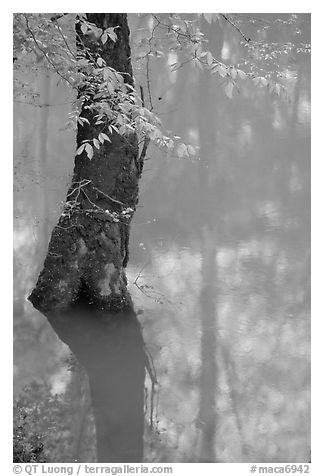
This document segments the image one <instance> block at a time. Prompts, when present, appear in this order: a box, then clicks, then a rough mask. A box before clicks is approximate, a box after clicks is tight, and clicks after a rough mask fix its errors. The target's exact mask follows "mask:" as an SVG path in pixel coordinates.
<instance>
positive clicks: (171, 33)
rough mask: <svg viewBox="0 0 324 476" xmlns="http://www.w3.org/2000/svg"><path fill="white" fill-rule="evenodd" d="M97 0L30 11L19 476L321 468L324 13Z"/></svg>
mask: <svg viewBox="0 0 324 476" xmlns="http://www.w3.org/2000/svg"><path fill="white" fill-rule="evenodd" d="M51 3H52V2H51ZM60 7H61V5H60ZM81 7H85V3H84V2H83V3H82V4H80V6H79V7H76V5H74V6H73V11H72V8H71V7H70V6H69V4H68V3H67V4H66V9H67V10H70V11H69V12H68V13H66V12H64V13H60V12H56V11H54V12H47V10H50V9H53V10H55V8H58V7H57V6H56V7H55V4H54V3H53V4H49V5H45V4H44V5H43V10H46V13H39V12H38V13H37V12H32V13H31V12H30V11H32V10H31V9H30V7H29V5H28V3H26V5H25V6H23V4H22V5H21V8H22V10H24V9H25V10H26V11H28V12H29V13H24V12H23V11H22V12H18V10H17V11H16V12H15V13H12V14H11V16H12V44H13V52H12V54H13V60H12V62H13V63H12V64H13V66H12V67H13V98H12V99H13V402H12V405H13V441H12V443H11V442H10V445H11V446H12V450H11V451H12V452H13V459H12V461H11V462H10V463H14V466H13V471H14V473H16V474H19V473H22V474H45V473H46V472H52V473H55V474H80V475H83V474H87V473H89V472H90V473H91V472H92V473H93V474H99V472H98V471H99V469H100V468H101V469H102V468H103V469H104V468H106V473H107V474H108V473H109V471H110V474H117V473H118V472H120V473H122V474H127V473H132V472H141V473H143V472H155V473H162V474H172V473H174V476H176V474H177V475H178V476H180V472H177V471H176V470H175V469H173V463H245V464H246V466H245V467H246V470H245V472H241V473H240V474H249V473H254V474H255V475H256V474H259V473H261V472H263V473H266V472H268V469H269V468H270V469H271V468H272V470H273V471H269V472H274V465H277V466H276V468H284V471H277V472H286V473H287V472H288V473H297V474H298V473H299V474H303V473H308V472H311V471H310V468H311V390H310V387H311V358H310V354H311V335H310V333H311V316H310V311H311V17H312V15H311V13H307V4H305V9H306V13H294V12H288V13H287V12H286V13H255V12H253V11H252V10H251V12H249V13H247V12H244V13H233V12H232V13H192V12H191V10H192V9H195V10H196V9H197V10H199V9H200V8H201V7H200V5H199V3H196V4H194V3H192V4H191V5H190V7H189V4H188V5H187V6H185V5H183V9H182V10H183V11H186V10H188V11H190V12H189V13H172V12H171V13H148V12H141V13H98V12H97V11H96V9H97V8H98V11H102V10H103V9H108V11H109V9H111V10H117V11H118V8H121V10H122V11H124V9H123V5H122V4H120V6H119V5H118V3H117V4H112V3H107V4H103V2H101V3H98V4H97V5H96V3H93V4H92V5H91V4H89V5H88V7H89V9H91V8H93V9H94V10H95V12H92V13H79V12H78V11H75V10H74V8H80V9H81ZM210 7H211V8H215V9H216V8H217V3H215V4H212V3H211V4H210ZM242 7H243V4H242ZM136 8H137V5H136V4H134V5H132V9H133V10H132V11H136ZM159 8H160V10H164V6H163V4H162V3H160V4H158V5H154V4H152V9H153V10H154V9H159ZM218 8H219V6H218ZM222 8H224V3H223V4H222ZM138 9H139V10H140V8H139V7H138ZM174 9H176V5H175V6H174ZM269 10H270V8H269ZM179 11H180V9H179ZM318 60H319V58H318ZM3 139H5V138H3ZM4 206H5V203H4ZM3 252H4V253H6V252H5V251H4V250H3ZM27 463H28V465H26V464H27ZM128 464H129V466H128ZM60 465H61V466H60ZM85 465H86V466H85ZM87 465H88V466H87ZM89 465H90V466H89ZM105 465H106V466H105ZM116 465H117V466H116ZM118 465H119V466H118ZM132 465H134V466H132ZM267 465H268V466H267ZM228 466H230V465H228ZM115 467H116V468H117V469H116V473H111V468H115ZM191 467H193V468H195V466H191ZM28 468H29V469H28ZM33 468H34V469H33ZM69 468H72V469H71V471H70V469H69ZM77 468H78V472H77ZM89 468H90V469H89ZM98 468H99V469H98ZM107 468H108V469H109V471H108V470H107ZM118 468H120V471H118ZM136 468H137V469H138V468H140V469H138V471H137V469H136ZM145 468H146V469H145ZM196 468H197V469H196V470H195V471H198V472H203V471H204V470H203V469H199V470H198V468H212V469H210V471H213V473H212V472H210V474H219V475H220V476H223V474H225V473H221V472H218V473H217V468H218V466H208V465H204V466H196ZM262 468H263V469H264V468H268V469H267V471H265V470H262V471H261V469H262ZM287 468H288V469H287ZM88 469H89V471H88ZM103 469H102V471H101V473H100V474H104V471H103ZM135 469H136V471H135ZM92 470H93V471H92ZM133 470H134V471H133ZM146 470H147V471H146ZM37 471H38V472H37ZM69 471H70V472H69ZM179 471H180V470H179ZM206 471H207V469H206ZM8 474H9V473H8ZM181 474H185V473H181ZM226 474H230V473H226ZM233 474H234V473H233ZM235 474H236V473H235ZM237 474H239V473H237Z"/></svg>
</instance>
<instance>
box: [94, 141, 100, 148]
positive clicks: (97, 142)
mask: <svg viewBox="0 0 324 476" xmlns="http://www.w3.org/2000/svg"><path fill="white" fill-rule="evenodd" d="M93 144H94V146H95V147H96V148H97V149H100V143H99V141H98V139H93Z"/></svg>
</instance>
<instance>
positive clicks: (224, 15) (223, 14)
mask: <svg viewBox="0 0 324 476" xmlns="http://www.w3.org/2000/svg"><path fill="white" fill-rule="evenodd" d="M221 16H222V17H223V18H224V19H225V20H226V21H227V22H228V23H229V24H230V25H232V27H234V28H235V29H236V30H237V31H238V32H239V33H240V35H241V36H242V38H243V39H244V40H245V41H246V42H247V43H250V41H251V38H248V37H247V36H246V35H245V34H244V33H243V31H242V30H241V29H240V28H239V27H238V26H237V25H236V24H235V23H234V22H233V20H232V19H231V17H229V16H227V15H226V14H225V13H221Z"/></svg>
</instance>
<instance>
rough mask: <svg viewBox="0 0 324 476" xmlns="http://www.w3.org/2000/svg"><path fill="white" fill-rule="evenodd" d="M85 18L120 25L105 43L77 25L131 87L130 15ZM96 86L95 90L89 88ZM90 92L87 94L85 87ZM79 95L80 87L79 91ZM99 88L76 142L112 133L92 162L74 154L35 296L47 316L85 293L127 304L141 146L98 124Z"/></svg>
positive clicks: (85, 43)
mask: <svg viewBox="0 0 324 476" xmlns="http://www.w3.org/2000/svg"><path fill="white" fill-rule="evenodd" d="M87 19H88V20H89V21H90V22H91V23H94V24H95V25H96V26H97V27H99V28H102V29H105V28H108V27H115V26H118V28H117V29H116V30H115V32H116V34H117V40H116V41H115V42H113V41H112V40H111V39H108V41H107V42H106V43H105V44H104V45H103V44H102V42H101V41H100V40H98V39H96V38H95V37H94V36H92V35H84V34H83V33H82V31H81V28H80V25H78V24H77V25H76V37H77V46H78V48H79V49H82V51H83V52H84V51H87V52H88V53H89V55H91V57H92V58H97V57H99V56H100V57H101V58H103V59H104V60H105V61H106V63H107V65H108V66H110V67H112V68H114V69H115V70H117V71H119V72H121V73H122V74H123V77H124V81H125V82H126V83H128V84H131V85H133V74H132V66H131V62H130V46H129V29H128V25H127V16H126V14H121V13H95V14H94V13H91V14H87ZM90 91H91V89H90ZM82 92H84V91H82ZM80 94H81V91H80ZM93 94H95V91H93V92H92V97H91V92H90V93H89V94H88V98H87V99H86V101H85V103H84V104H83V110H82V112H81V116H83V117H85V118H86V119H88V121H89V124H87V123H84V125H83V126H79V127H78V133H77V147H79V146H80V145H81V144H82V143H83V141H84V140H87V139H93V138H94V137H98V135H99V133H100V132H104V133H106V134H107V135H109V137H110V140H111V142H108V141H105V142H104V143H103V144H102V146H101V147H100V149H99V150H97V149H96V148H93V150H94V155H93V157H92V159H91V160H89V158H88V156H87V154H86V153H85V152H83V153H82V154H81V155H78V156H76V158H75V167H74V174H73V180H72V184H71V187H70V189H69V191H68V194H67V200H66V206H65V209H64V211H63V213H62V215H61V217H60V218H59V221H58V224H57V225H56V226H55V228H54V230H53V232H52V236H51V240H50V243H49V248H48V253H47V256H46V259H45V262H44V268H43V270H42V272H41V273H40V275H39V278H38V281H37V284H36V286H35V288H34V290H33V291H32V293H31V295H30V297H29V299H30V301H31V302H32V303H33V305H34V307H36V308H37V309H38V310H40V311H41V312H44V313H48V312H52V311H56V310H66V309H68V308H69V306H71V305H72V304H73V303H75V302H77V301H78V299H79V297H80V296H81V295H82V296H83V297H84V296H86V297H87V300H88V302H89V303H91V304H93V305H95V306H96V307H98V308H100V309H107V310H108V309H109V310H112V309H120V308H122V307H123V306H125V305H126V304H127V303H128V302H129V296H128V293H127V287H126V285H127V280H126V275H125V271H124V268H125V267H126V265H127V261H128V237H129V227H130V221H131V217H132V214H133V212H132V211H131V212H130V214H129V216H128V217H124V216H123V217H122V218H120V219H119V220H118V221H116V220H117V219H116V218H114V216H115V217H116V216H121V215H120V214H121V212H123V211H124V210H126V209H127V208H131V209H133V210H134V209H135V207H136V204H137V200H138V180H139V178H140V169H139V168H138V143H137V137H136V135H135V134H134V135H130V136H128V137H127V139H125V138H123V137H121V136H120V135H119V134H117V133H115V132H113V133H112V134H109V132H108V130H107V125H102V124H101V125H96V124H95V119H94V117H93V116H94V112H93V111H92V110H91V109H89V108H88V106H89V104H91V101H92V100H94V99H93Z"/></svg>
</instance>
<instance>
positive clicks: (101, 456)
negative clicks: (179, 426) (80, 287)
mask: <svg viewBox="0 0 324 476" xmlns="http://www.w3.org/2000/svg"><path fill="white" fill-rule="evenodd" d="M47 317H48V319H49V321H50V323H51V325H52V327H53V329H54V330H55V332H56V333H57V334H58V336H59V338H60V339H61V340H63V341H64V342H65V343H66V344H67V345H68V346H69V347H70V349H71V351H72V352H73V353H74V355H75V356H76V358H77V359H78V361H79V362H80V363H81V365H83V366H84V368H85V369H86V371H87V373H88V377H89V384H90V393H91V399H92V407H93V412H94V417H95V425H96V434H97V461H98V462H140V461H142V458H143V429H144V410H143V408H144V402H143V394H144V378H145V352H144V347H143V338H142V334H141V327H140V324H139V322H138V320H137V318H136V314H135V312H134V310H133V308H132V307H128V308H125V309H124V310H123V311H120V312H118V313H114V314H111V313H107V312H101V311H99V310H95V309H92V308H91V306H89V305H87V304H82V305H81V304H79V305H78V306H76V307H75V308H74V309H71V311H70V312H67V313H63V314H60V315H50V316H47Z"/></svg>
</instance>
